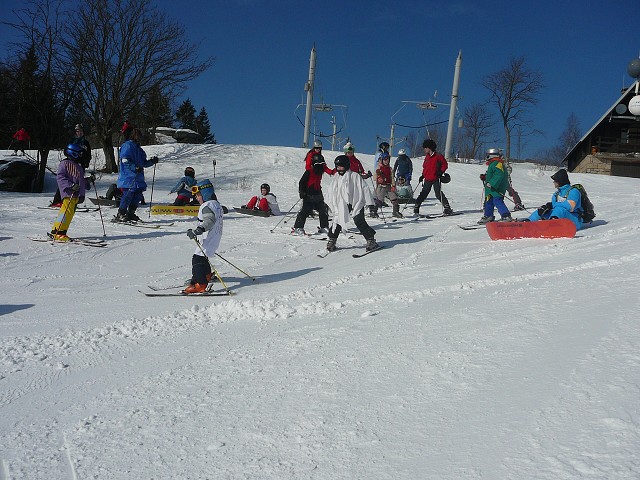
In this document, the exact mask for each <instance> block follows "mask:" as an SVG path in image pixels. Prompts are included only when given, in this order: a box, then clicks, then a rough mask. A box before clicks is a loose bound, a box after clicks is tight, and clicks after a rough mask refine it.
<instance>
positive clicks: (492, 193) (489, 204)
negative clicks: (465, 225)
mask: <svg viewBox="0 0 640 480" xmlns="http://www.w3.org/2000/svg"><path fill="white" fill-rule="evenodd" d="M487 165H488V168H487V173H483V174H482V175H480V180H482V181H483V182H484V215H483V217H482V218H481V219H480V220H479V221H478V224H480V225H483V224H485V223H488V222H493V221H494V220H495V217H494V216H493V210H494V209H495V208H497V209H498V213H499V214H500V216H501V217H502V218H501V219H500V221H502V222H510V221H511V220H512V218H511V213H510V212H509V209H508V208H507V206H506V205H505V204H504V194H505V192H506V191H507V188H509V176H508V173H507V169H506V166H505V164H504V159H503V158H502V153H500V151H499V150H498V149H496V148H490V149H489V150H488V151H487Z"/></svg>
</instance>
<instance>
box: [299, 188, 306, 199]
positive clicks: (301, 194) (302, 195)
mask: <svg viewBox="0 0 640 480" xmlns="http://www.w3.org/2000/svg"><path fill="white" fill-rule="evenodd" d="M298 193H299V194H300V198H302V199H304V198H305V197H306V196H307V192H303V191H302V190H300V191H299V192H298Z"/></svg>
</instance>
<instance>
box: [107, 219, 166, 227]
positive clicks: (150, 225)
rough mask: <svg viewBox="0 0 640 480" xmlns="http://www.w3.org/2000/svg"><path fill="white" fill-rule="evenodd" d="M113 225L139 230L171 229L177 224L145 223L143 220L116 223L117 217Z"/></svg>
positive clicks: (112, 221)
mask: <svg viewBox="0 0 640 480" xmlns="http://www.w3.org/2000/svg"><path fill="white" fill-rule="evenodd" d="M111 223H115V224H116V225H127V226H129V227H138V228H162V227H170V226H171V225H173V224H174V223H175V222H145V221H143V220H139V221H137V222H120V221H116V219H115V217H114V218H113V220H111Z"/></svg>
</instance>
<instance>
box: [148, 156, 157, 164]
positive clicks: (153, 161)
mask: <svg viewBox="0 0 640 480" xmlns="http://www.w3.org/2000/svg"><path fill="white" fill-rule="evenodd" d="M149 161H150V162H151V163H152V164H153V165H155V164H156V163H158V161H159V160H158V157H157V156H155V155H154V156H153V157H151V158H150V159H149Z"/></svg>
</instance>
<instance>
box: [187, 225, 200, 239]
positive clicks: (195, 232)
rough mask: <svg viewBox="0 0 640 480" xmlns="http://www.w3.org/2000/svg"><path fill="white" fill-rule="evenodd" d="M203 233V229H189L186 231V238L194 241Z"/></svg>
mask: <svg viewBox="0 0 640 480" xmlns="http://www.w3.org/2000/svg"><path fill="white" fill-rule="evenodd" d="M203 233H204V228H202V227H198V228H196V229H195V230H192V229H189V230H187V237H189V238H190V239H191V240H195V238H196V237H197V236H198V235H202V234H203Z"/></svg>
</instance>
